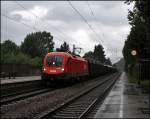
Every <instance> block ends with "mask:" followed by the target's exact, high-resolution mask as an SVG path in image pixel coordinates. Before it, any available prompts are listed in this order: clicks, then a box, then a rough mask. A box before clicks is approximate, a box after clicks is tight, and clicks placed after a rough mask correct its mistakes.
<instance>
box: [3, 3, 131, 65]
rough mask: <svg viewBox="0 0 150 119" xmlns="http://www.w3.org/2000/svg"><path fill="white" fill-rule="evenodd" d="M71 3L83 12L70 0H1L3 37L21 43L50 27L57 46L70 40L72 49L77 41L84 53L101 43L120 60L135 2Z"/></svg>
mask: <svg viewBox="0 0 150 119" xmlns="http://www.w3.org/2000/svg"><path fill="white" fill-rule="evenodd" d="M70 3H71V4H72V5H73V6H74V8H75V9H77V10H78V11H79V13H77V12H76V11H75V10H74V9H73V8H72V7H71V4H69V2H68V1H1V41H2V42H3V41H4V40H7V39H10V40H12V41H14V42H15V43H16V44H17V45H20V44H21V42H22V41H23V40H24V38H25V36H26V35H27V34H28V33H31V32H35V31H48V32H50V33H51V34H52V35H53V36H54V39H53V40H54V42H55V48H56V47H60V45H61V44H62V43H63V42H64V41H66V42H67V43H69V45H70V48H71V49H72V45H73V44H75V45H76V46H77V47H82V48H83V51H82V53H81V56H83V54H84V53H85V52H88V51H93V49H94V46H95V45H97V44H99V43H101V44H102V45H103V47H104V49H105V54H106V56H107V57H110V59H111V61H112V62H113V63H114V62H116V61H118V60H119V59H120V58H121V57H122V48H123V46H124V41H125V39H126V37H127V35H128V34H129V31H130V25H129V24H128V19H127V14H128V9H132V7H133V5H132V4H131V5H126V4H124V2H123V1H88V2H87V1H70ZM79 14H81V15H82V16H83V17H84V19H83V18H82V17H81V16H80V15H79ZM84 20H86V21H87V22H88V24H89V25H90V26H88V25H87V23H86V22H85V21H84ZM92 29H93V30H94V31H93V30H92Z"/></svg>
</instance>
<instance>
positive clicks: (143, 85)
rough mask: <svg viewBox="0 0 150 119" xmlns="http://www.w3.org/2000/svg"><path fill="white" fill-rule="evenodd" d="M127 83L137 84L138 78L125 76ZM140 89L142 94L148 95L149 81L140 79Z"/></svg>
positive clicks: (149, 90)
mask: <svg viewBox="0 0 150 119" xmlns="http://www.w3.org/2000/svg"><path fill="white" fill-rule="evenodd" d="M127 76H128V81H129V83H134V84H138V77H137V76H136V75H130V74H127ZM140 83H141V88H142V91H143V92H144V93H147V94H149V92H150V80H149V79H145V80H143V79H141V80H140Z"/></svg>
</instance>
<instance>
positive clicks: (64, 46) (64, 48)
mask: <svg viewBox="0 0 150 119" xmlns="http://www.w3.org/2000/svg"><path fill="white" fill-rule="evenodd" d="M56 51H59V52H70V48H69V44H67V43H66V42H64V43H63V44H62V45H61V46H60V48H57V49H56Z"/></svg>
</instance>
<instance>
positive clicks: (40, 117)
mask: <svg viewBox="0 0 150 119" xmlns="http://www.w3.org/2000/svg"><path fill="white" fill-rule="evenodd" d="M114 75H115V77H116V76H118V74H116V73H115V74H113V75H111V76H109V77H107V78H106V79H105V80H104V81H102V82H100V83H99V84H97V85H96V86H94V87H92V88H90V89H87V90H86V91H84V92H82V93H80V94H78V95H76V96H75V97H72V98H70V99H69V100H67V101H66V102H64V103H62V104H61V105H59V106H58V107H56V108H55V109H53V110H51V111H49V112H47V113H45V114H44V115H40V116H38V117H36V118H39V119H47V118H50V117H51V116H52V115H53V114H55V113H56V112H58V111H59V110H61V109H63V108H64V107H66V106H68V105H70V104H71V103H73V102H74V101H76V100H77V99H79V98H80V97H82V96H84V95H86V94H88V93H89V92H91V91H92V90H94V89H96V88H97V87H99V86H101V85H103V84H105V83H106V82H108V81H109V80H110V78H112V76H114ZM96 102H97V100H95V101H94V102H92V104H91V105H90V106H89V107H88V108H87V109H86V111H84V113H82V115H81V116H79V117H78V118H82V117H83V116H85V115H86V113H87V112H88V111H89V110H90V109H91V107H92V106H93V104H95V103H96Z"/></svg>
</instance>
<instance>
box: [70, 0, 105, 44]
mask: <svg viewBox="0 0 150 119" xmlns="http://www.w3.org/2000/svg"><path fill="white" fill-rule="evenodd" d="M68 3H69V5H70V6H71V7H72V8H73V10H74V11H75V12H76V13H77V14H78V15H79V16H80V17H81V18H82V20H83V21H84V22H85V23H86V24H87V25H88V27H89V29H90V30H92V31H93V32H94V33H95V34H96V36H97V38H98V39H99V40H100V41H101V44H103V40H102V39H101V38H100V37H99V35H98V34H97V33H96V31H95V30H94V29H93V27H92V26H91V25H90V24H89V23H88V21H87V20H86V19H85V17H84V16H83V15H82V14H81V13H80V12H79V11H78V10H77V9H76V8H75V7H74V6H73V4H72V3H71V2H70V1H69V0H68Z"/></svg>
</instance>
